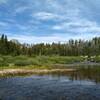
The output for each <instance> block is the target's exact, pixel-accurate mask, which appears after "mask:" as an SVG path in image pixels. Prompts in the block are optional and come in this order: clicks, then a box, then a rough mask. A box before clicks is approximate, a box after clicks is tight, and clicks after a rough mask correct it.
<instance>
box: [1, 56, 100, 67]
mask: <svg viewBox="0 0 100 100" xmlns="http://www.w3.org/2000/svg"><path fill="white" fill-rule="evenodd" d="M84 60H85V58H84V57H81V56H70V57H68V56H33V57H29V56H23V55H21V56H1V55H0V69H2V68H6V67H7V68H11V67H13V68H24V67H25V68H26V67H29V68H34V67H35V68H36V67H37V68H41V66H42V67H43V68H45V66H46V68H51V66H52V65H55V64H72V63H76V62H83V61H84ZM94 60H95V61H96V62H100V56H98V57H95V58H94ZM52 68H55V67H53V66H52Z"/></svg>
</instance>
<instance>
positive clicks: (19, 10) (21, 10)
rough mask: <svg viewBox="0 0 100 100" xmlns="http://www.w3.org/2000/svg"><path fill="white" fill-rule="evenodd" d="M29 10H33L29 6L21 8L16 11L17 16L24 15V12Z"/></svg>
mask: <svg viewBox="0 0 100 100" xmlns="http://www.w3.org/2000/svg"><path fill="white" fill-rule="evenodd" d="M29 9H31V7H29V6H20V7H18V8H16V9H15V11H14V13H15V14H17V13H22V12H24V11H26V10H29Z"/></svg>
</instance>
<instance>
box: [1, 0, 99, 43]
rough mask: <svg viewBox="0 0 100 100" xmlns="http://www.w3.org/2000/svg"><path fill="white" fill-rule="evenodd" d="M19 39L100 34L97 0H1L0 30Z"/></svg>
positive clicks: (45, 39)
mask: <svg viewBox="0 0 100 100" xmlns="http://www.w3.org/2000/svg"><path fill="white" fill-rule="evenodd" d="M2 33H4V34H6V35H8V37H9V39H18V40H19V41H20V42H27V43H40V42H49V43H50V42H58V41H61V42H64V41H67V40H68V39H79V38H81V39H91V38H92V37H96V36H100V0H0V34H2Z"/></svg>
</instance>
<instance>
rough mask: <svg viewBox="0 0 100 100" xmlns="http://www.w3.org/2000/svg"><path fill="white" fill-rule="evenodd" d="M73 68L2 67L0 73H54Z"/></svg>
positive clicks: (69, 70) (68, 70)
mask: <svg viewBox="0 0 100 100" xmlns="http://www.w3.org/2000/svg"><path fill="white" fill-rule="evenodd" d="M72 71H75V69H51V70H49V69H32V70H29V69H4V70H0V75H1V76H3V75H16V74H39V73H44V74H46V73H54V72H55V73H56V72H72Z"/></svg>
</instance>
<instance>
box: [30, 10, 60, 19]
mask: <svg viewBox="0 0 100 100" xmlns="http://www.w3.org/2000/svg"><path fill="white" fill-rule="evenodd" d="M32 16H33V17H35V18H37V19H40V20H54V19H61V18H62V17H61V16H60V15H57V14H54V13H49V12H38V13H36V14H33V15H32Z"/></svg>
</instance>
